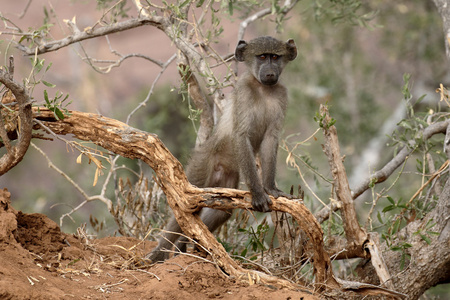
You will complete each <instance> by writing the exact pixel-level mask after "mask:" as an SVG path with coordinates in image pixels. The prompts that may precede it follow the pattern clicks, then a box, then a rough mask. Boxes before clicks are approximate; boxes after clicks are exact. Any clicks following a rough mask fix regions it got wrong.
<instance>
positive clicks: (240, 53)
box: [234, 40, 248, 61]
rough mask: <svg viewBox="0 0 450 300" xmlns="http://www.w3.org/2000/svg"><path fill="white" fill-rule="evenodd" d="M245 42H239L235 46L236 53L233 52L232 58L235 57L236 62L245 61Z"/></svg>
mask: <svg viewBox="0 0 450 300" xmlns="http://www.w3.org/2000/svg"><path fill="white" fill-rule="evenodd" d="M247 45H248V44H247V42H246V41H244V40H240V41H239V42H238V44H237V46H236V51H234V57H236V60H237V61H244V60H245V55H244V52H245V49H246V48H247Z"/></svg>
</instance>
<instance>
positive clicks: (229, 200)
mask: <svg viewBox="0 0 450 300" xmlns="http://www.w3.org/2000/svg"><path fill="white" fill-rule="evenodd" d="M34 113H35V118H36V119H38V120H40V121H41V122H43V123H44V124H45V125H46V126H47V127H48V128H50V129H51V130H52V131H53V132H54V133H56V134H60V135H66V134H71V135H73V136H74V137H76V138H78V139H80V140H85V141H92V142H93V143H95V144H97V145H99V146H101V147H103V148H105V149H106V150H108V151H111V152H114V153H116V154H119V155H121V156H123V157H127V158H131V159H141V160H142V161H144V162H145V163H147V164H148V165H149V166H150V167H151V168H152V169H153V170H154V171H155V173H156V176H157V181H158V183H159V185H160V186H161V188H162V189H163V191H164V193H165V195H166V197H167V202H168V204H169V205H170V207H171V208H172V210H173V213H174V215H175V217H176V219H177V221H178V223H179V224H180V226H181V228H183V231H184V232H185V233H186V234H187V235H189V236H190V237H191V238H193V239H194V240H197V241H198V242H199V243H200V244H201V245H202V246H203V247H205V248H206V249H207V250H208V251H209V252H210V253H211V254H212V257H213V260H214V261H215V263H216V264H217V266H218V267H219V268H220V270H221V271H222V272H223V273H224V274H226V275H228V276H234V277H242V276H245V278H248V276H249V275H248V274H250V276H252V277H253V278H256V280H258V279H259V280H262V281H264V282H266V283H270V284H276V285H279V286H284V287H291V288H293V287H294V286H293V285H292V284H291V283H289V282H287V281H285V280H282V279H279V278H277V277H273V276H269V275H266V274H262V273H260V272H256V271H251V270H244V269H243V268H241V267H240V266H239V265H238V264H237V263H236V262H235V261H234V260H233V259H231V257H230V256H229V255H228V253H227V252H226V251H225V249H224V248H223V246H222V245H221V244H220V243H218V242H217V240H216V239H215V237H214V236H213V234H212V233H211V232H209V231H208V229H207V227H206V226H205V224H203V222H202V221H201V220H200V218H199V217H198V215H197V214H194V212H196V211H198V210H199V209H200V208H202V207H211V208H216V209H232V208H241V209H251V208H252V207H251V202H250V198H249V197H250V194H249V193H248V192H246V191H241V190H233V189H221V188H217V189H211V188H209V189H200V188H197V187H195V186H193V185H191V184H190V183H189V182H188V180H187V177H186V175H185V173H184V170H183V167H182V165H181V163H180V162H179V161H178V160H177V159H176V158H175V157H174V156H173V155H172V154H171V153H170V151H169V150H168V149H167V148H166V147H165V146H164V144H163V143H162V142H161V141H160V140H159V138H158V137H157V136H156V135H154V134H151V133H147V132H144V131H140V130H138V129H135V128H132V127H130V126H128V125H126V124H125V123H122V122H120V121H117V120H113V119H109V118H106V117H103V116H101V115H97V114H90V113H83V112H78V111H71V112H70V116H68V117H66V118H64V120H59V121H57V120H56V119H55V118H54V116H53V112H51V111H49V110H48V109H45V108H40V109H39V110H37V109H35V110H34ZM272 201H273V205H272V210H279V211H283V212H287V213H290V214H291V215H292V216H293V217H294V218H295V219H296V221H297V222H298V223H299V224H300V226H301V227H302V229H303V230H304V231H305V232H306V233H307V235H308V237H309V239H310V242H311V243H312V245H313V249H314V252H313V253H314V258H313V260H314V271H315V277H316V283H317V287H319V288H323V287H325V286H328V287H330V286H331V287H337V284H336V281H335V280H334V278H333V276H332V268H331V262H330V258H329V256H328V253H327V252H326V251H325V250H324V244H323V232H322V229H321V227H320V224H319V223H317V221H316V219H315V218H314V216H313V215H312V214H311V212H310V211H309V210H308V209H307V208H306V207H305V206H304V204H303V203H302V202H301V201H292V200H288V199H285V198H282V197H280V198H278V199H274V198H272Z"/></svg>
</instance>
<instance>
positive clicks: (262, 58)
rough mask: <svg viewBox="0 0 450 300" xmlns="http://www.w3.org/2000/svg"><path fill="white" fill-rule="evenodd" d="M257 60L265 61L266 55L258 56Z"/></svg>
mask: <svg viewBox="0 0 450 300" xmlns="http://www.w3.org/2000/svg"><path fill="white" fill-rule="evenodd" d="M258 58H259V59H260V60H265V59H266V55H265V54H261V55H258Z"/></svg>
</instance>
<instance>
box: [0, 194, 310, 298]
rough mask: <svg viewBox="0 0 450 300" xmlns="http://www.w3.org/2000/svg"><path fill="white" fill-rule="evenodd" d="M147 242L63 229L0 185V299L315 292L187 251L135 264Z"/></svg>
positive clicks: (249, 295)
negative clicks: (235, 272)
mask: <svg viewBox="0 0 450 300" xmlns="http://www.w3.org/2000/svg"><path fill="white" fill-rule="evenodd" d="M154 246H155V243H154V242H149V241H145V242H142V241H140V240H137V239H133V238H128V237H107V238H102V239H88V238H86V236H85V235H84V233H83V231H81V230H80V231H79V232H78V234H76V235H73V234H65V233H63V232H61V230H60V228H59V227H58V225H57V224H56V223H55V222H53V221H52V220H50V219H49V218H48V217H46V216H45V215H42V214H24V213H22V212H20V211H19V212H17V211H15V210H14V208H13V207H12V206H11V202H10V193H9V192H8V191H7V190H6V189H4V190H0V261H1V264H0V299H105V298H108V299H196V300H198V299H283V300H285V299H304V300H312V299H318V298H317V297H315V296H313V295H311V294H310V293H308V292H305V291H303V292H301V291H292V290H283V289H277V288H276V287H273V286H265V285H262V284H250V283H249V282H248V281H243V280H236V279H234V280H233V279H230V278H226V277H224V276H223V275H221V274H220V272H219V271H218V270H217V268H216V267H215V266H214V265H213V264H211V263H207V262H204V261H200V260H198V259H196V258H192V257H188V256H182V255H180V256H177V257H175V258H172V259H169V260H167V261H166V262H165V263H163V264H156V265H150V266H147V267H142V261H141V258H142V257H143V256H144V255H145V253H147V252H148V251H149V250H150V249H151V248H152V247H154Z"/></svg>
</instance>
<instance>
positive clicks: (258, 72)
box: [235, 36, 297, 85]
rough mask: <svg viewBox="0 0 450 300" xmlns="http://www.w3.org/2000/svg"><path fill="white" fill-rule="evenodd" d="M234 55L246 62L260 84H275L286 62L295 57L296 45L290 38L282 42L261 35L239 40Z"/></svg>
mask: <svg viewBox="0 0 450 300" xmlns="http://www.w3.org/2000/svg"><path fill="white" fill-rule="evenodd" d="M235 57H236V59H237V60H238V61H242V62H245V63H246V65H247V66H248V68H249V70H250V72H251V73H252V74H253V76H254V77H255V78H256V79H257V80H258V81H259V82H260V83H261V84H264V85H275V84H277V83H278V79H279V77H280V74H281V72H282V71H283V68H284V67H285V66H286V64H287V63H288V62H289V61H291V60H293V59H295V58H296V57H297V47H296V46H295V43H294V40H292V39H290V40H288V41H287V42H286V43H283V42H281V41H279V40H277V39H275V38H273V37H269V36H263V37H259V38H256V39H253V40H251V41H250V42H248V43H247V42H246V41H244V40H240V41H239V43H238V45H237V47H236V51H235Z"/></svg>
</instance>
